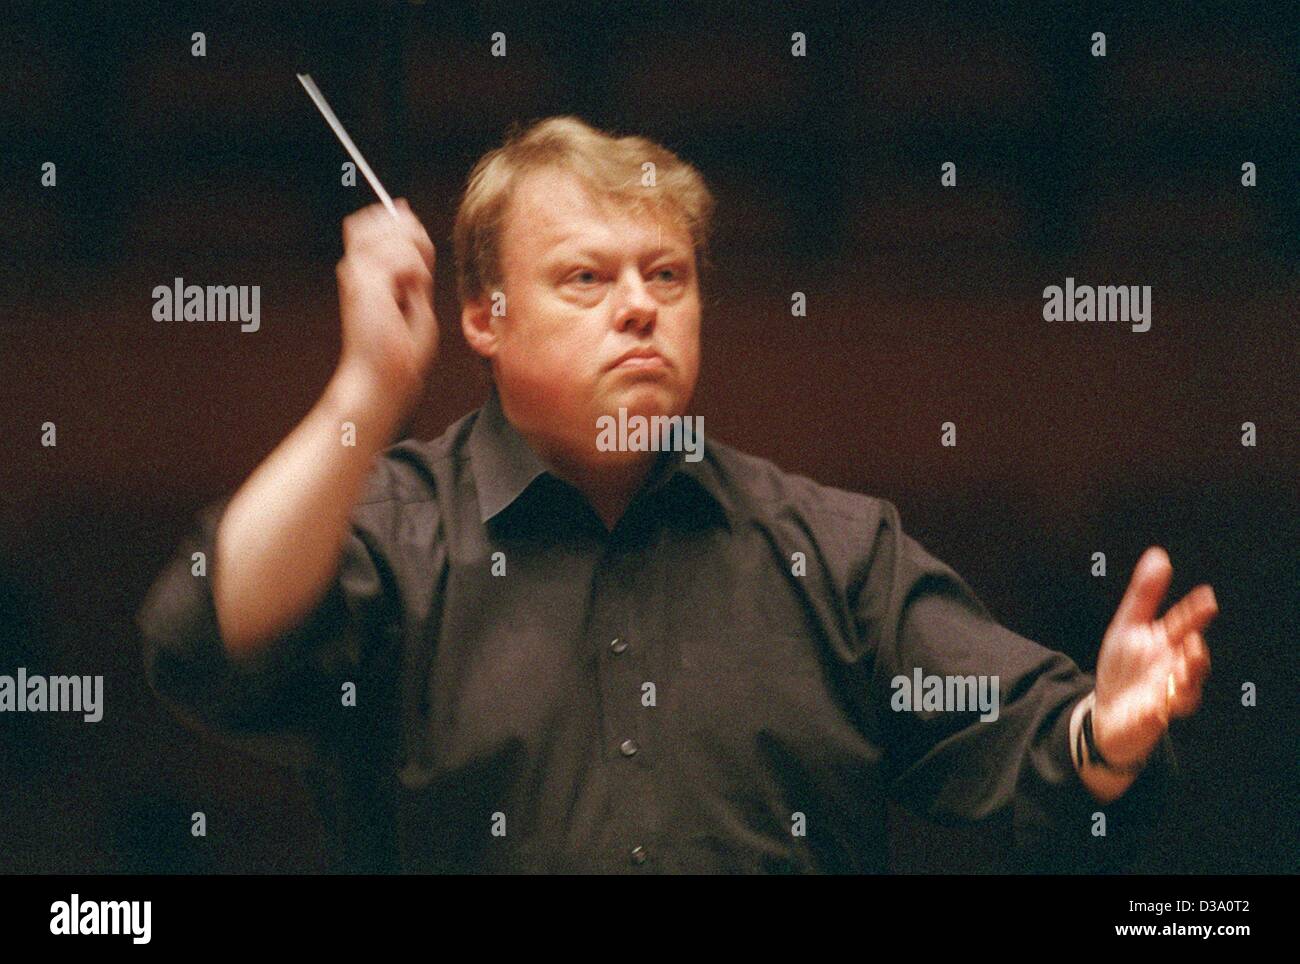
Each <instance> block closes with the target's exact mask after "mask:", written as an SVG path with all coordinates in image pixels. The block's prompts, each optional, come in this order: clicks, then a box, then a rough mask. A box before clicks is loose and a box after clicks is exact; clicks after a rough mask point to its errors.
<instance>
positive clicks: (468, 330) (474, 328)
mask: <svg viewBox="0 0 1300 964" xmlns="http://www.w3.org/2000/svg"><path fill="white" fill-rule="evenodd" d="M497 320H498V319H496V318H494V317H493V316H492V300H491V299H490V298H488V297H486V296H480V297H478V298H476V299H475V300H473V301H467V302H466V303H465V304H464V305H463V306H461V309H460V330H461V332H462V333H463V334H464V335H465V341H467V342H468V343H469V347H470V348H471V349H473V351H474V353H475V354H477V355H479V356H481V357H483V358H491V357H492V356H493V355H495V354H496V352H497V342H498V341H499V340H500V334H499V332H498V331H497V325H496V324H495V322H496V321H497Z"/></svg>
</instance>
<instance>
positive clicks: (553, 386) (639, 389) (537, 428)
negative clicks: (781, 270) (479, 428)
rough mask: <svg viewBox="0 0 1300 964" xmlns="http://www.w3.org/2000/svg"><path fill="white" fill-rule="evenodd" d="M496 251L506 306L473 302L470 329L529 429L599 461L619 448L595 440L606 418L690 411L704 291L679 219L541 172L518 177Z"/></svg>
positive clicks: (568, 451)
mask: <svg viewBox="0 0 1300 964" xmlns="http://www.w3.org/2000/svg"><path fill="white" fill-rule="evenodd" d="M500 254H501V268H502V275H503V278H504V284H503V290H504V294H505V313H504V315H503V316H501V317H492V316H491V305H490V303H489V304H487V305H486V306H484V305H482V304H480V305H479V306H478V307H477V309H468V308H467V315H466V319H465V328H466V337H467V338H469V340H470V343H471V345H472V346H473V347H474V349H475V350H476V351H478V352H479V353H480V354H482V355H485V356H486V357H489V358H491V359H492V360H493V368H494V372H495V377H496V383H497V389H498V392H499V393H500V395H501V399H502V404H503V406H504V408H505V411H506V414H507V415H508V416H509V417H510V419H511V421H512V422H514V423H515V425H516V426H518V427H519V429H520V430H521V431H522V432H523V433H524V434H525V435H527V436H531V437H533V438H535V439H536V440H538V441H541V442H542V443H543V444H544V445H545V446H546V447H547V448H548V449H549V450H551V451H555V450H557V449H559V450H562V451H563V453H564V455H565V456H566V457H569V458H578V459H582V460H584V461H587V462H590V463H593V464H595V463H598V462H601V461H603V460H616V459H617V458H619V456H618V455H617V454H612V453H599V452H597V450H596V445H595V440H596V436H597V431H598V430H597V418H599V417H600V416H602V415H614V416H617V414H618V410H619V408H626V409H627V410H628V415H629V416H630V415H637V414H639V415H644V416H653V415H680V414H683V413H684V412H685V410H686V407H687V405H688V404H689V403H690V400H691V396H692V394H693V393H694V390H695V380H696V376H697V375H698V372H699V340H700V295H699V286H698V282H697V278H696V265H695V253H694V247H693V245H692V243H691V237H690V234H689V232H688V231H687V229H686V227H685V226H684V225H683V224H681V223H679V222H678V220H677V219H675V218H672V217H671V216H670V215H667V214H665V215H663V216H662V217H657V216H656V215H654V214H653V213H650V212H633V213H629V212H624V211H621V210H620V209H618V208H617V207H616V206H614V205H612V204H607V205H601V204H600V203H599V202H598V201H597V199H596V198H595V197H593V196H592V195H591V194H590V193H588V191H587V189H586V188H585V187H584V186H583V184H582V182H581V181H579V180H578V179H577V178H576V177H575V176H574V175H572V174H570V173H568V172H565V171H560V170H542V171H534V172H532V173H530V174H529V175H527V176H526V177H524V178H523V179H521V181H520V182H519V183H518V184H517V185H516V189H515V193H514V196H513V197H512V199H511V203H510V206H509V208H508V210H507V212H506V217H505V225H504V230H503V236H502V239H501V252H500ZM474 311H477V312H478V314H477V322H471V321H470V317H471V316H473V314H474ZM471 329H472V330H471ZM629 353H633V354H632V356H631V357H628V356H629Z"/></svg>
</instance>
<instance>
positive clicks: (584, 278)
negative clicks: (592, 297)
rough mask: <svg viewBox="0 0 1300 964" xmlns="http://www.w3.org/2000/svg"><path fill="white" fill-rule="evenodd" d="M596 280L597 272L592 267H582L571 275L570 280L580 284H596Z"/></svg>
mask: <svg viewBox="0 0 1300 964" xmlns="http://www.w3.org/2000/svg"><path fill="white" fill-rule="evenodd" d="M596 280H597V278H596V272H595V271H594V270H593V269H591V268H580V269H579V270H577V271H575V272H573V274H571V275H569V281H571V282H574V283H577V284H580V285H589V284H595V283H596Z"/></svg>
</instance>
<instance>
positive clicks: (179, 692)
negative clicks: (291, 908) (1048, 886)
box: [138, 394, 1174, 873]
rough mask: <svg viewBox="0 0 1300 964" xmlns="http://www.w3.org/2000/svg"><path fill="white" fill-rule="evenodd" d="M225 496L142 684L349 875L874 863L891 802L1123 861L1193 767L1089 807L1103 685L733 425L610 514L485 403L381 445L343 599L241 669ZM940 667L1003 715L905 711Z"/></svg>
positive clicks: (171, 582)
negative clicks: (231, 748) (1095, 703)
mask: <svg viewBox="0 0 1300 964" xmlns="http://www.w3.org/2000/svg"><path fill="white" fill-rule="evenodd" d="M227 502H228V499H223V500H222V501H221V502H219V503H215V504H213V505H211V506H209V507H208V508H207V509H206V510H204V511H203V512H202V513H201V514H200V516H199V519H198V524H197V525H196V526H195V527H194V531H193V532H192V533H191V534H190V535H189V536H188V537H187V538H186V540H185V541H184V543H183V544H182V545H181V546H180V548H179V549H178V551H177V553H176V557H175V559H174V560H173V562H172V563H171V564H170V565H169V566H168V568H167V569H166V570H165V571H164V572H163V573H162V575H161V576H160V577H159V579H158V580H157V582H156V583H155V585H154V587H153V589H152V590H151V592H150V595H149V598H148V599H147V600H146V602H145V604H144V606H143V608H142V610H141V611H140V614H139V616H138V623H139V626H140V628H141V630H142V632H143V634H144V637H145V664H146V669H147V676H148V679H149V683H150V685H151V686H152V688H153V689H154V691H155V692H156V693H157V694H158V695H159V696H160V697H161V698H162V699H163V700H165V701H166V702H167V703H168V704H169V705H170V706H172V707H173V709H174V710H176V711H177V712H178V713H180V714H181V715H182V716H183V717H184V718H186V719H188V720H190V721H192V722H193V723H194V724H197V725H199V726H201V727H203V728H204V729H205V730H206V731H208V732H210V733H213V734H215V735H216V736H217V737H218V738H223V739H225V740H228V741H234V742H236V743H237V744H238V745H240V746H242V747H244V748H246V749H248V750H251V751H252V752H254V753H256V754H258V755H260V756H262V757H265V758H267V759H270V760H273V761H276V762H280V763H284V764H286V765H290V766H294V767H296V768H299V769H300V770H301V771H302V774H303V776H304V777H305V778H307V779H309V781H310V783H311V785H312V786H313V787H314V789H315V791H316V792H317V793H318V794H319V802H320V804H321V806H322V807H323V809H324V814H325V816H326V818H327V825H328V827H329V828H330V830H331V832H332V833H333V835H334V836H333V842H334V844H335V853H336V855H337V858H338V861H339V862H338V864H337V866H338V867H339V868H340V869H349V870H366V871H408V872H425V871H469V872H476V871H522V872H532V871H558V872H565V871H592V872H617V871H630V872H637V873H646V872H655V871H659V872H701V871H707V872H763V871H781V872H789V871H796V872H810V871H823V872H826V871H838V872H846V871H848V872H873V871H882V870H886V869H887V846H886V839H887V838H886V828H885V813H886V811H885V802H886V797H887V796H889V795H892V797H893V798H894V799H895V800H896V801H898V802H899V803H900V804H901V805H902V806H904V807H906V808H907V809H909V810H911V811H912V812H914V813H916V814H918V815H920V816H923V817H927V818H929V819H931V820H935V821H939V822H952V821H991V822H992V824H993V826H995V827H997V828H999V829H1001V830H1004V831H1005V833H1006V835H1007V845H1008V848H1007V853H1008V861H1009V863H1008V866H1009V867H1011V868H1013V869H1035V870H1038V869H1053V870H1074V869H1077V870H1096V869H1112V868H1114V867H1117V866H1121V865H1122V864H1123V863H1124V862H1126V861H1128V860H1130V859H1131V857H1132V851H1133V845H1134V844H1135V843H1136V842H1137V841H1138V840H1139V839H1140V838H1141V837H1142V836H1143V835H1144V834H1145V833H1146V832H1147V831H1148V830H1149V829H1150V826H1151V824H1152V822H1153V821H1154V819H1155V817H1156V816H1157V814H1158V812H1159V810H1160V807H1161V805H1162V800H1163V797H1164V789H1165V785H1166V782H1167V775H1168V773H1169V772H1170V769H1171V767H1173V766H1174V761H1173V758H1172V753H1171V751H1170V745H1169V742H1168V740H1167V739H1166V740H1165V741H1164V742H1163V743H1162V745H1161V748H1160V750H1159V752H1158V753H1157V754H1156V756H1155V757H1154V758H1153V762H1152V764H1150V765H1149V766H1148V767H1147V770H1146V771H1145V772H1144V773H1143V775H1142V776H1141V777H1139V779H1138V780H1137V781H1136V782H1135V784H1134V785H1133V786H1132V787H1130V789H1129V792H1128V793H1127V794H1125V795H1124V796H1123V797H1121V798H1120V799H1119V800H1117V801H1115V802H1113V803H1111V804H1109V805H1107V806H1106V807H1103V806H1102V805H1101V804H1099V803H1097V802H1096V801H1095V800H1094V799H1093V797H1092V796H1091V795H1090V794H1089V793H1088V791H1087V789H1086V788H1085V787H1084V786H1083V784H1082V782H1081V781H1080V780H1079V778H1078V776H1077V774H1076V773H1075V770H1074V767H1073V765H1072V763H1071V760H1070V753H1069V748H1068V746H1067V741H1068V732H1069V731H1068V726H1069V719H1070V714H1071V711H1072V709H1073V707H1074V705H1075V703H1076V702H1077V701H1078V700H1079V699H1081V698H1082V697H1083V696H1085V695H1086V694H1087V693H1088V692H1089V691H1090V690H1091V688H1092V685H1093V680H1092V678H1091V677H1090V676H1089V675H1087V674H1085V673H1082V672H1081V671H1080V670H1079V669H1078V667H1077V666H1076V665H1075V664H1074V663H1073V662H1072V661H1071V660H1070V659H1069V658H1067V657H1066V656H1064V655H1062V654H1060V653H1057V652H1053V651H1051V650H1048V649H1045V648H1044V647H1042V646H1040V645H1038V644H1036V643H1034V642H1031V641H1030V640H1027V639H1025V638H1023V637H1021V636H1018V635H1016V634H1015V633H1012V632H1011V631H1009V630H1007V629H1005V628H1003V627H1002V626H1000V625H998V624H997V623H996V622H994V621H993V620H992V618H991V617H990V616H989V614H988V612H987V611H986V609H985V608H984V607H983V605H982V604H981V603H980V602H979V601H978V600H977V599H976V597H975V596H974V595H973V594H972V592H971V591H970V589H969V588H968V587H967V585H966V584H965V583H964V582H963V580H962V579H961V578H960V577H959V576H958V575H957V574H956V573H954V572H953V571H952V570H951V569H950V568H948V567H947V566H945V565H944V564H943V563H941V562H939V561H938V560H936V559H935V558H933V557H932V556H930V555H929V554H928V553H927V552H926V551H925V550H924V549H923V548H922V547H921V546H920V545H919V544H918V543H916V542H915V541H914V540H913V539H912V538H910V537H909V536H908V535H906V534H905V533H904V532H903V530H902V528H901V526H900V522H899V516H898V512H897V510H896V509H895V507H894V506H893V505H892V504H891V503H889V502H888V501H885V500H881V499H877V498H872V497H870V496H866V495H860V494H856V493H852V492H847V491H843V490H840V489H835V488H831V487H828V486H824V485H820V484H818V483H816V482H814V481H812V480H810V479H807V478H804V477H802V476H797V475H792V474H788V473H786V472H783V471H781V470H780V469H779V468H777V467H776V466H775V465H773V464H772V463H770V462H768V461H764V460H762V459H758V458H755V457H752V456H748V455H745V454H743V453H741V452H739V451H737V450H735V449H733V448H731V447H729V446H727V445H724V444H722V443H719V442H717V441H716V440H713V439H708V440H707V442H706V444H705V448H704V457H703V458H702V459H701V460H698V461H687V460H686V458H685V457H684V453H682V452H680V451H679V452H673V453H664V454H662V455H661V456H660V457H659V459H658V461H657V463H656V465H655V469H654V471H653V472H652V473H651V475H650V477H649V478H648V479H647V480H646V483H645V485H644V486H643V488H642V490H641V491H640V493H639V494H638V496H637V498H636V499H634V500H633V502H632V503H631V505H630V506H629V508H628V510H627V512H626V514H625V515H624V516H623V518H622V519H621V520H620V521H619V522H618V524H617V525H616V526H615V528H614V529H613V530H612V531H607V530H606V528H605V526H604V524H603V523H602V522H601V521H600V519H599V518H598V516H597V515H596V514H595V512H594V511H593V510H592V509H591V507H590V505H589V504H588V503H587V501H586V500H585V498H584V497H583V496H582V495H581V494H580V493H579V492H578V491H577V490H576V489H575V488H573V487H572V486H570V485H569V484H568V483H566V482H564V481H562V480H561V479H559V478H558V477H557V476H555V475H554V474H552V473H551V472H550V471H549V470H548V468H547V466H546V464H545V463H544V462H542V461H541V460H540V459H539V458H538V457H537V456H536V455H535V454H534V453H533V452H532V450H531V449H530V448H529V446H528V445H527V443H526V442H525V441H524V439H523V438H522V437H521V436H520V435H519V434H518V432H517V431H516V430H515V429H514V428H513V426H511V424H510V423H509V421H508V420H507V419H506V418H505V416H504V413H503V411H502V409H501V405H500V402H499V399H498V398H497V397H496V395H495V394H493V395H492V397H490V398H489V400H488V402H487V403H486V404H485V405H484V406H483V407H482V408H481V409H479V410H478V411H476V412H472V413H470V414H469V415H466V416H465V417H464V418H462V419H460V420H459V421H458V422H456V423H455V424H453V425H452V426H451V427H450V428H449V429H448V430H447V431H446V432H445V433H444V434H443V435H442V436H441V437H440V438H438V439H436V440H433V441H427V442H425V441H417V440H414V439H407V440H404V441H401V442H399V443H397V444H395V445H393V446H391V447H389V448H388V449H387V450H386V451H384V452H383V454H382V456H381V457H380V458H379V459H377V460H376V463H375V465H374V468H373V470H372V472H371V474H370V476H369V479H368V481H367V484H366V493H365V495H364V497H363V498H362V500H361V501H360V503H359V504H358V505H357V506H356V507H355V509H354V510H353V513H352V530H351V537H350V539H349V541H348V545H347V549H346V552H345V555H344V559H343V562H342V565H341V568H340V571H339V574H338V576H337V578H336V580H335V581H334V583H333V585H332V586H331V588H330V590H329V592H328V593H327V595H326V596H325V598H324V599H323V600H322V602H321V603H320V604H319V605H318V606H317V607H316V609H315V610H314V611H313V613H312V614H311V615H310V616H309V617H308V618H307V619H306V620H304V621H303V623H302V624H301V625H300V626H299V627H298V628H297V629H295V630H294V631H292V632H290V633H288V634H286V635H285V636H284V637H283V638H282V639H280V640H278V641H276V643H275V644H273V645H272V646H270V647H268V649H267V650H266V653H265V655H264V656H263V657H262V658H261V659H260V661H259V662H258V663H257V664H256V665H255V666H252V667H248V668H237V667H236V666H233V665H232V664H231V663H230V662H229V661H228V660H227V659H226V658H225V656H224V650H223V647H222V644H221V639H220V633H219V630H218V628H217V622H216V617H215V612H214V609H213V603H212V595H211V589H210V582H209V577H210V575H211V571H210V568H209V570H208V572H207V575H206V576H203V575H197V576H196V575H194V572H196V571H198V570H197V569H196V566H195V562H194V559H195V557H194V556H193V553H195V552H203V553H205V556H206V560H207V564H208V566H209V567H210V566H211V564H212V561H213V559H214V553H213V538H214V533H215V530H216V525H217V522H218V521H219V519H220V516H221V512H222V511H223V510H224V507H225V505H226V503H227ZM918 669H919V671H920V673H921V674H922V675H923V676H927V677H928V676H931V675H937V676H940V677H950V676H951V677H955V676H962V677H966V676H975V677H979V676H984V677H991V676H996V677H997V678H998V681H999V695H1000V701H999V702H1000V705H999V707H998V714H997V718H996V720H991V721H990V720H982V719H981V718H980V717H981V713H980V711H979V709H978V708H974V707H969V708H968V709H967V710H966V711H965V712H961V711H943V710H937V709H922V708H921V700H920V699H919V695H920V694H918V700H917V704H918V705H917V706H916V707H915V708H913V709H911V710H907V709H901V710H900V709H895V708H894V707H895V706H897V705H899V700H898V698H897V694H898V693H899V692H900V687H898V686H896V685H895V684H894V682H893V681H894V680H895V678H896V677H906V678H908V680H909V681H910V680H914V679H915V678H916V673H917V671H918ZM984 715H985V716H986V717H987V716H988V714H984ZM1096 814H1104V817H1105V821H1106V824H1105V835H1104V836H1103V835H1099V834H1098V833H1097V828H1098V826H1099V822H1098V820H1097V818H1096V816H1095V815H1096Z"/></svg>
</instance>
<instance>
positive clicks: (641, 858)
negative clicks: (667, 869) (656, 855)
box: [631, 844, 650, 865]
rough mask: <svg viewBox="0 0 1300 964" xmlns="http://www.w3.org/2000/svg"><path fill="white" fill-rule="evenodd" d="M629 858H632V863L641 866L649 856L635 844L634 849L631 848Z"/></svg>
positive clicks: (642, 848)
mask: <svg viewBox="0 0 1300 964" xmlns="http://www.w3.org/2000/svg"><path fill="white" fill-rule="evenodd" d="M631 857H632V863H634V864H637V865H640V864H643V863H645V862H646V861H647V860H649V859H650V855H649V854H648V853H646V849H645V848H644V847H642V846H641V845H640V844H637V845H636V846H635V847H633V848H632V853H631Z"/></svg>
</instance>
